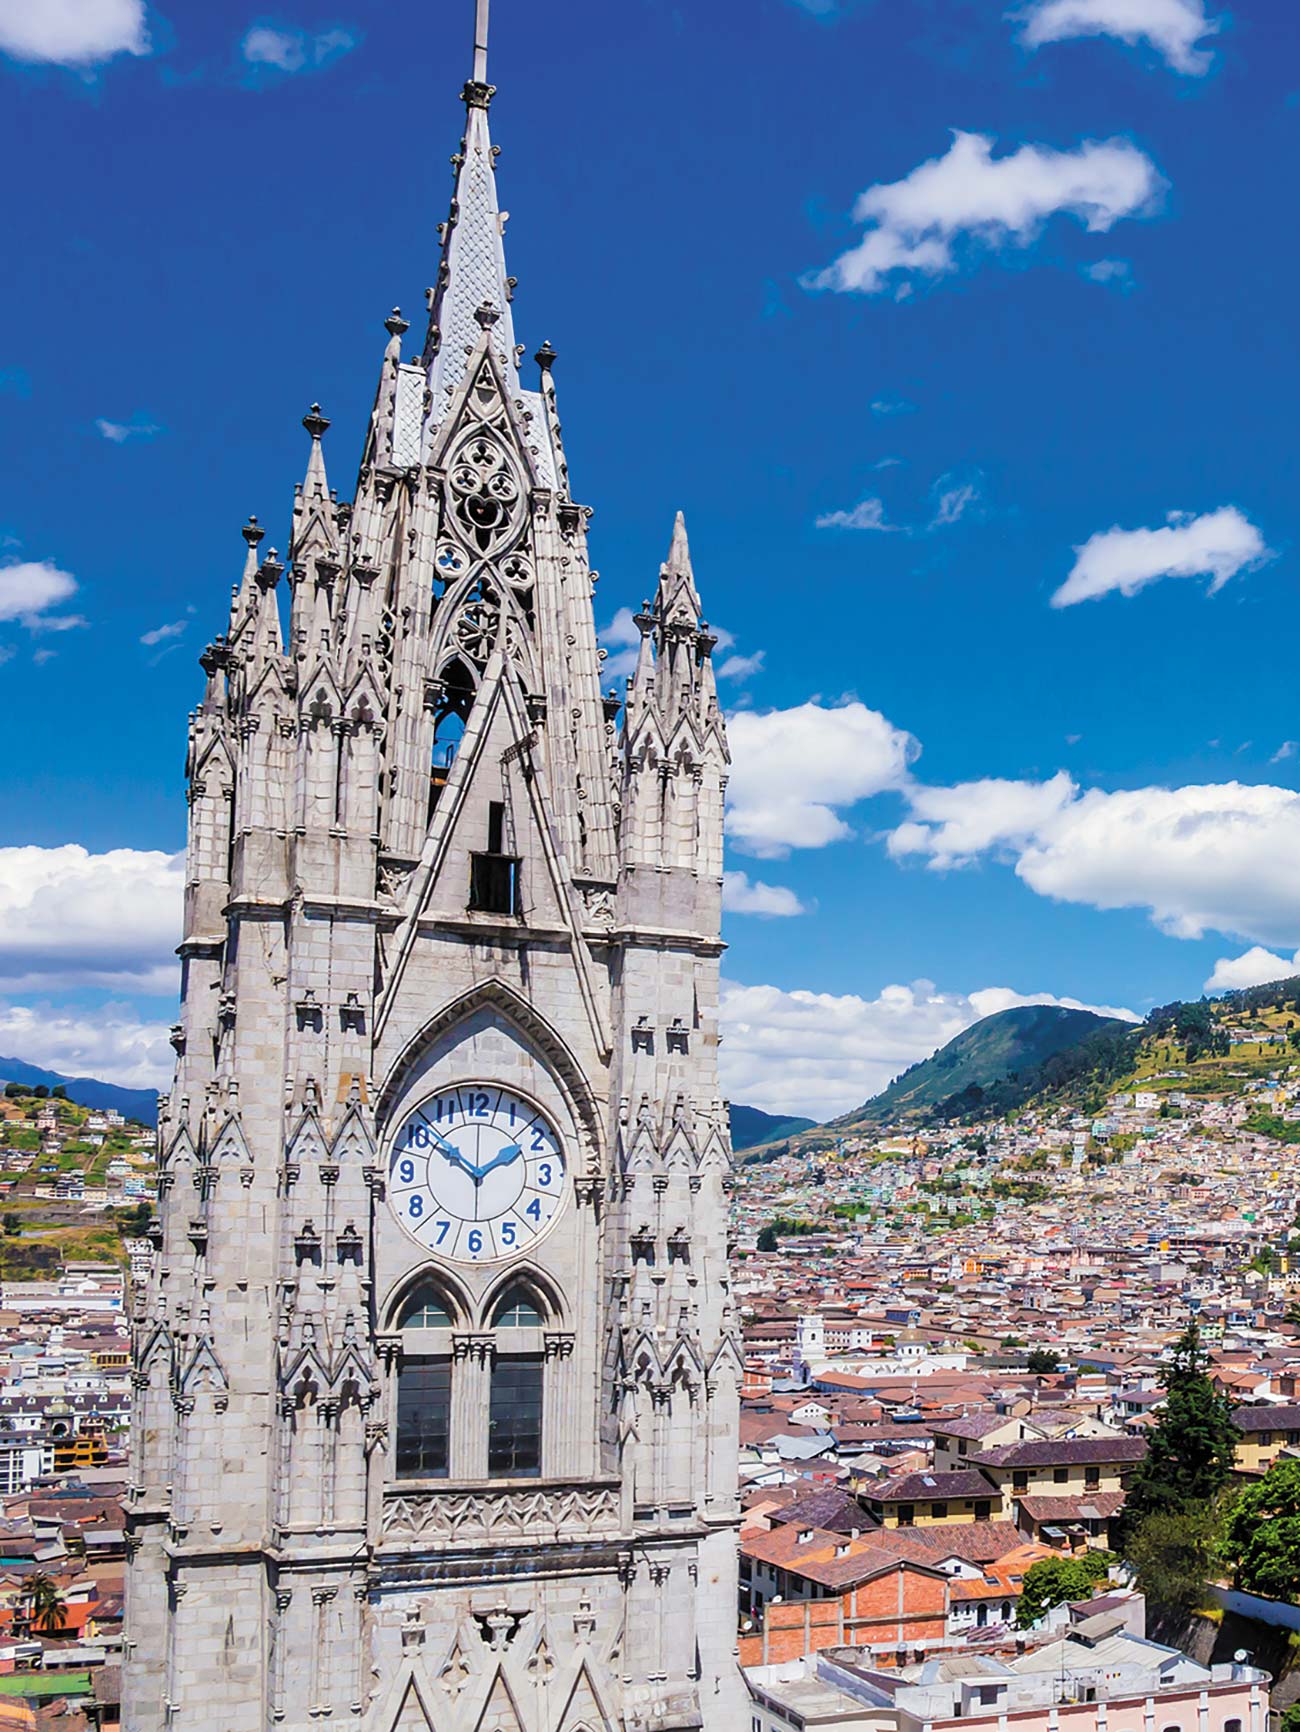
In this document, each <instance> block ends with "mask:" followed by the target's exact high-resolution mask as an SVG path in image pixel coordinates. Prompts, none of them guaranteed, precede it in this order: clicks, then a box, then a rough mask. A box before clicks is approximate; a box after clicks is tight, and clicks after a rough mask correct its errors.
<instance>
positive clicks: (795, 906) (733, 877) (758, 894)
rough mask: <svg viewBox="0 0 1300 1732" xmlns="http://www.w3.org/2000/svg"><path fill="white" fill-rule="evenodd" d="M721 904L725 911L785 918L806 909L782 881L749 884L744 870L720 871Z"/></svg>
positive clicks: (801, 912) (803, 911)
mask: <svg viewBox="0 0 1300 1732" xmlns="http://www.w3.org/2000/svg"><path fill="white" fill-rule="evenodd" d="M722 906H723V910H724V911H725V912H726V913H727V914H762V915H765V916H767V917H768V918H771V917H773V916H777V917H782V918H786V917H789V916H790V915H794V914H806V913H807V909H806V908H805V907H804V905H803V903H802V902H800V900H799V898H798V897H797V896H796V895H795V893H794V891H793V890H789V889H787V888H786V886H785V885H784V884H762V883H758V882H755V883H752V884H751V883H750V881H749V876H748V874H747V873H744V872H724V873H723V874H722Z"/></svg>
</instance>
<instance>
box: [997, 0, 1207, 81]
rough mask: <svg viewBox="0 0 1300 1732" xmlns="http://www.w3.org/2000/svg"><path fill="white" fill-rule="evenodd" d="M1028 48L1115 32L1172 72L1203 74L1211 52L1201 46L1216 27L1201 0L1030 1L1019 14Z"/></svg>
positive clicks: (1021, 36) (1113, 34)
mask: <svg viewBox="0 0 1300 1732" xmlns="http://www.w3.org/2000/svg"><path fill="white" fill-rule="evenodd" d="M1019 17H1020V19H1021V22H1022V24H1023V29H1022V30H1021V33H1020V40H1021V41H1022V42H1023V43H1024V44H1025V46H1026V47H1027V48H1042V47H1044V46H1046V44H1048V43H1050V42H1066V41H1069V40H1070V39H1071V38H1072V37H1079V36H1114V37H1117V38H1118V39H1119V41H1121V42H1127V43H1128V44H1129V45H1130V46H1135V45H1136V44H1138V43H1140V42H1146V43H1149V44H1150V46H1151V47H1152V48H1154V49H1155V50H1156V51H1157V53H1159V54H1161V55H1163V56H1164V58H1165V60H1166V61H1167V62H1168V64H1169V65H1170V66H1171V67H1173V69H1174V71H1175V72H1182V73H1185V74H1187V75H1188V76H1189V77H1192V78H1201V77H1203V76H1204V75H1205V73H1207V72H1208V71H1209V70H1210V66H1211V64H1212V62H1213V56H1212V55H1211V54H1210V53H1209V52H1208V51H1207V50H1206V49H1204V48H1201V47H1200V46H1199V44H1200V42H1201V39H1202V38H1203V37H1206V36H1213V35H1214V34H1215V32H1216V31H1217V30H1218V29H1219V28H1220V21H1219V20H1218V19H1217V18H1210V17H1209V16H1208V15H1207V14H1206V10H1205V0H1030V4H1029V5H1028V6H1026V7H1025V9H1024V10H1023V11H1022V12H1021V13H1020V14H1019Z"/></svg>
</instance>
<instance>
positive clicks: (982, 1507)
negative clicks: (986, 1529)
mask: <svg viewBox="0 0 1300 1732" xmlns="http://www.w3.org/2000/svg"><path fill="white" fill-rule="evenodd" d="M992 1511H993V1505H992V1503H991V1502H990V1501H986V1500H985V1499H984V1498H980V1499H979V1500H978V1501H977V1503H976V1505H975V1520H976V1521H977V1522H986V1521H987V1520H988V1519H989V1516H990V1515H991V1514H992Z"/></svg>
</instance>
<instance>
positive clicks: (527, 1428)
mask: <svg viewBox="0 0 1300 1732" xmlns="http://www.w3.org/2000/svg"><path fill="white" fill-rule="evenodd" d="M541 1471H542V1362H541V1360H540V1359H537V1358H532V1357H528V1358H525V1357H522V1356H515V1355H510V1354H504V1355H501V1356H500V1357H498V1359H497V1361H496V1363H495V1364H494V1365H493V1367H492V1393H491V1398H490V1403H489V1415H488V1473H489V1475H490V1476H491V1477H492V1478H493V1479H528V1478H536V1477H537V1475H538V1474H540V1473H541Z"/></svg>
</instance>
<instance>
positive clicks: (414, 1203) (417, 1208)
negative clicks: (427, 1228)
mask: <svg viewBox="0 0 1300 1732" xmlns="http://www.w3.org/2000/svg"><path fill="white" fill-rule="evenodd" d="M409 1213H410V1216H411V1219H412V1220H413V1221H418V1220H419V1219H420V1218H421V1216H422V1215H423V1214H424V1198H423V1197H422V1196H420V1194H419V1192H418V1191H417V1192H416V1194H415V1196H413V1197H412V1198H411V1201H410V1205H409Z"/></svg>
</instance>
